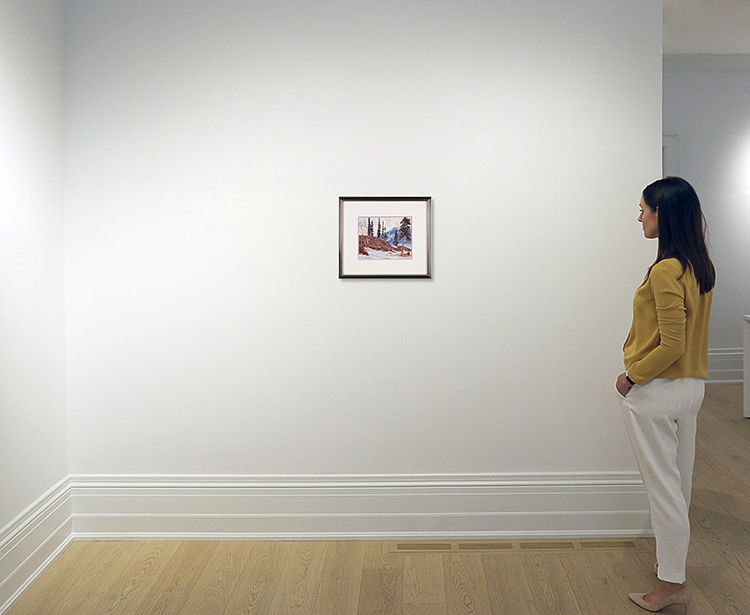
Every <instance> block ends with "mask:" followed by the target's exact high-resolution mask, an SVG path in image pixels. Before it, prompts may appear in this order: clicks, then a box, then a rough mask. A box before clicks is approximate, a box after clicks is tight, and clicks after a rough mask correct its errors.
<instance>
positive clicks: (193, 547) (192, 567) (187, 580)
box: [137, 541, 218, 615]
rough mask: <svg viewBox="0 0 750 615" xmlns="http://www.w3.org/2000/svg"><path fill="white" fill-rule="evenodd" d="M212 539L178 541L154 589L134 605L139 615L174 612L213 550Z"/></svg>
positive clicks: (159, 614)
mask: <svg viewBox="0 0 750 615" xmlns="http://www.w3.org/2000/svg"><path fill="white" fill-rule="evenodd" d="M217 546H218V544H217V543H215V542H191V541H185V542H180V543H178V546H177V549H176V550H175V552H174V555H173V556H172V558H171V559H170V561H169V563H168V564H167V566H166V567H165V568H164V570H163V571H162V572H161V574H160V575H159V578H158V579H157V581H156V582H155V583H154V590H153V591H151V592H150V593H149V594H148V595H147V596H145V597H144V599H143V601H142V602H141V604H139V605H138V611H137V612H138V613H139V614H143V615H178V614H180V613H183V606H184V604H185V602H186V601H187V599H188V597H189V596H190V592H191V591H192V590H193V588H194V587H195V584H196V582H197V581H198V579H199V578H200V576H201V574H202V572H203V569H204V568H205V567H206V564H207V563H208V561H209V559H210V558H211V556H212V555H213V553H214V552H215V551H216V549H217Z"/></svg>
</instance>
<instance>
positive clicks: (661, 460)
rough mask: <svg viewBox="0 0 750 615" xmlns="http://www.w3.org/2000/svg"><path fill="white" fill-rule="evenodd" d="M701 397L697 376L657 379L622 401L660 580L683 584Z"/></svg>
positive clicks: (688, 542)
mask: <svg viewBox="0 0 750 615" xmlns="http://www.w3.org/2000/svg"><path fill="white" fill-rule="evenodd" d="M704 393H705V381H703V380H700V379H698V378H678V379H670V378H656V379H654V380H650V381H649V382H647V383H646V384H644V385H635V386H634V387H633V388H632V389H630V391H629V392H628V394H627V396H626V397H624V398H623V417H624V418H625V426H626V428H627V430H628V435H629V436H630V442H631V444H632V445H633V451H634V452H635V458H636V460H637V462H638V468H639V470H640V472H641V477H642V478H643V483H644V485H646V492H647V493H648V500H649V504H650V507H651V527H652V528H653V530H654V536H655V537H656V559H657V561H658V562H659V575H658V576H659V578H660V579H661V580H662V581H669V582H672V583H684V582H685V563H686V561H687V554H688V545H689V544H690V522H689V520H688V509H689V508H690V496H691V489H692V483H693V463H694V461H695V432H696V423H697V418H698V410H700V407H701V403H702V402H703V395H704Z"/></svg>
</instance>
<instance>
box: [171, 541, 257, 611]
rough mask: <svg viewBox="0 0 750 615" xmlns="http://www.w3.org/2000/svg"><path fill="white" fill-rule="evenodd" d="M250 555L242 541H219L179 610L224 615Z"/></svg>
mask: <svg viewBox="0 0 750 615" xmlns="http://www.w3.org/2000/svg"><path fill="white" fill-rule="evenodd" d="M249 556H250V550H249V549H248V548H247V547H246V546H245V545H244V543H241V542H222V543H219V544H218V545H217V548H216V550H215V551H214V553H213V554H212V556H211V558H210V559H209V561H208V563H207V564H206V567H205V568H204V569H203V572H202V574H201V575H200V577H199V578H198V581H197V582H196V584H195V587H194V588H193V589H192V591H191V592H190V595H189V596H188V599H187V600H186V601H185V604H184V605H183V607H182V612H183V613H200V614H201V615H224V613H225V612H226V610H227V607H228V605H229V602H230V601H231V599H232V595H233V594H234V592H235V590H236V589H237V586H238V584H239V582H240V579H241V577H242V572H243V570H244V568H245V564H246V563H247V560H248V558H249Z"/></svg>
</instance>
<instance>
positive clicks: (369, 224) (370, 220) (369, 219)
mask: <svg viewBox="0 0 750 615" xmlns="http://www.w3.org/2000/svg"><path fill="white" fill-rule="evenodd" d="M372 231H373V226H372V218H367V234H368V235H369V236H370V237H372Z"/></svg>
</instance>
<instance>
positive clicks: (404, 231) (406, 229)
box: [399, 218, 411, 245]
mask: <svg viewBox="0 0 750 615" xmlns="http://www.w3.org/2000/svg"><path fill="white" fill-rule="evenodd" d="M399 234H400V236H401V244H402V245H403V243H404V242H405V241H408V242H411V218H401V229H400V233H399Z"/></svg>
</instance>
